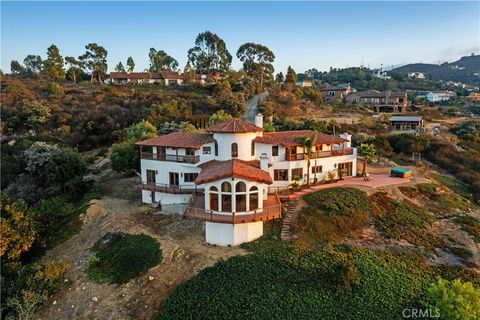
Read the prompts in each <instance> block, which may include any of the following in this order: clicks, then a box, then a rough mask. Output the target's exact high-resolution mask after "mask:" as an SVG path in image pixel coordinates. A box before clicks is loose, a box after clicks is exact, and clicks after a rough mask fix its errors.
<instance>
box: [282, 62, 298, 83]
mask: <svg viewBox="0 0 480 320" xmlns="http://www.w3.org/2000/svg"><path fill="white" fill-rule="evenodd" d="M295 82H297V73H296V72H295V70H293V68H292V67H291V66H288V69H287V75H286V76H285V83H287V84H290V85H292V86H293V85H294V84H295Z"/></svg>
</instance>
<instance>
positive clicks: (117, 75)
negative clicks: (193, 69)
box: [110, 71, 186, 85]
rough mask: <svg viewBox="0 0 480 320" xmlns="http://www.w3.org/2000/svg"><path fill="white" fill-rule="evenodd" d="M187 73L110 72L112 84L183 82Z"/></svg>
mask: <svg viewBox="0 0 480 320" xmlns="http://www.w3.org/2000/svg"><path fill="white" fill-rule="evenodd" d="M185 78H186V75H185V74H184V73H181V72H176V71H161V72H110V83H111V84H127V83H132V84H147V83H163V84H165V85H170V84H183V82H184V81H185Z"/></svg>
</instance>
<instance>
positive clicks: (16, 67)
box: [10, 60, 25, 74]
mask: <svg viewBox="0 0 480 320" xmlns="http://www.w3.org/2000/svg"><path fill="white" fill-rule="evenodd" d="M10 71H11V72H12V73H13V74H22V73H25V68H24V67H23V66H22V65H21V64H20V62H18V61H17V60H12V62H10Z"/></svg>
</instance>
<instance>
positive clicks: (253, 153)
mask: <svg viewBox="0 0 480 320" xmlns="http://www.w3.org/2000/svg"><path fill="white" fill-rule="evenodd" d="M250 150H251V154H252V156H254V155H255V141H253V140H252V145H251V147H250Z"/></svg>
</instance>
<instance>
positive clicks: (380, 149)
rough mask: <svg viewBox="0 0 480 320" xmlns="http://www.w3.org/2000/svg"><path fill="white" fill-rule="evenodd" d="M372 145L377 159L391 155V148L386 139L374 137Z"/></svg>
mask: <svg viewBox="0 0 480 320" xmlns="http://www.w3.org/2000/svg"><path fill="white" fill-rule="evenodd" d="M372 143H373V146H374V147H375V150H376V153H377V156H378V158H379V159H380V157H381V156H384V157H390V156H391V155H393V148H392V147H391V146H390V143H389V142H388V139H386V138H384V137H376V138H375V139H373V141H372Z"/></svg>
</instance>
